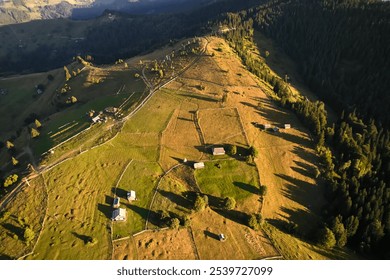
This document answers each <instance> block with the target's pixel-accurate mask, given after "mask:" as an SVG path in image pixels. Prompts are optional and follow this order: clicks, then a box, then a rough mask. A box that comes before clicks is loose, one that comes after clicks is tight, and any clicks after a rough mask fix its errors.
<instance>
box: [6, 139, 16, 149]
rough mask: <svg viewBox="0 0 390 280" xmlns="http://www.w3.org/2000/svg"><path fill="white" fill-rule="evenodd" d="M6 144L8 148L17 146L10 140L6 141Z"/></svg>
mask: <svg viewBox="0 0 390 280" xmlns="http://www.w3.org/2000/svg"><path fill="white" fill-rule="evenodd" d="M5 145H6V147H7V149H8V150H11V149H13V148H15V146H14V144H13V143H12V142H11V141H9V140H8V141H7V142H6V143H5Z"/></svg>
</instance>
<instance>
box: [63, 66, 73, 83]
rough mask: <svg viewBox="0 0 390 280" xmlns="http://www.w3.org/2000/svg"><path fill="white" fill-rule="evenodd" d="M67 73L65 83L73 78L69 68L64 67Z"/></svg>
mask: <svg viewBox="0 0 390 280" xmlns="http://www.w3.org/2000/svg"><path fill="white" fill-rule="evenodd" d="M64 71H65V81H69V79H70V78H72V75H71V74H70V73H69V70H68V67H66V66H64Z"/></svg>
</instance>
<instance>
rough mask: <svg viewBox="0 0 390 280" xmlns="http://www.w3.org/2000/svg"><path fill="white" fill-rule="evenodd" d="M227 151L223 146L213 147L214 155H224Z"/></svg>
mask: <svg viewBox="0 0 390 280" xmlns="http://www.w3.org/2000/svg"><path fill="white" fill-rule="evenodd" d="M225 153H226V152H225V149H224V148H223V147H214V148H213V155H214V156H222V155H224V154H225Z"/></svg>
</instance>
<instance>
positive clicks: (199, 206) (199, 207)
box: [194, 194, 208, 212]
mask: <svg viewBox="0 0 390 280" xmlns="http://www.w3.org/2000/svg"><path fill="white" fill-rule="evenodd" d="M207 204H208V197H207V195H200V194H198V195H197V196H196V199H195V203H194V210H195V211H196V212H200V211H203V210H204V209H205V208H206V207H207Z"/></svg>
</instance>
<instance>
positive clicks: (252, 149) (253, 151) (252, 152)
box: [248, 146, 259, 158]
mask: <svg viewBox="0 0 390 280" xmlns="http://www.w3.org/2000/svg"><path fill="white" fill-rule="evenodd" d="M248 152H249V154H250V155H251V156H252V157H253V158H256V157H257V156H258V154H259V152H258V151H257V149H256V148H255V147H254V146H250V147H249V149H248Z"/></svg>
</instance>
